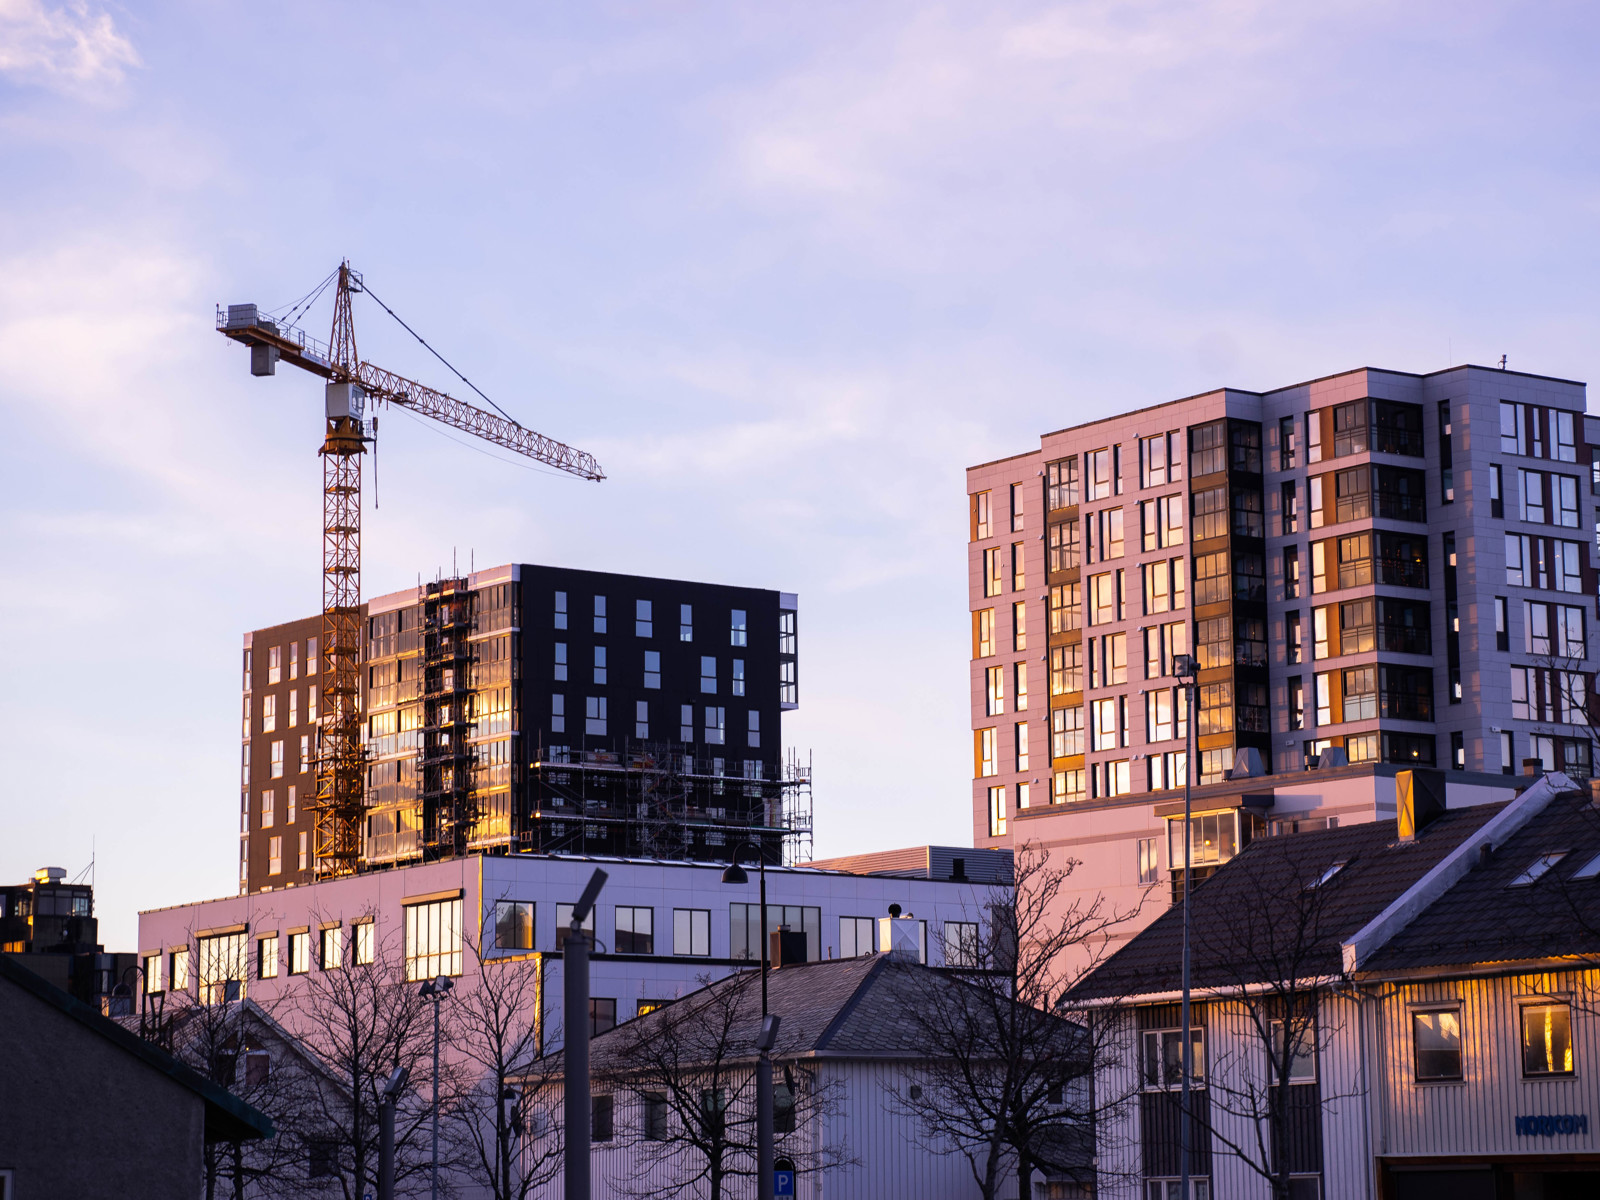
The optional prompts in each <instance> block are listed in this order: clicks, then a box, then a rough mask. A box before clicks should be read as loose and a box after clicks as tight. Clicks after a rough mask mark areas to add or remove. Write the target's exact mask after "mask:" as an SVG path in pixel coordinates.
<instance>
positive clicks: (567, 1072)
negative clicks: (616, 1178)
mask: <svg viewBox="0 0 1600 1200" xmlns="http://www.w3.org/2000/svg"><path fill="white" fill-rule="evenodd" d="M605 882H606V873H605V872H604V871H602V870H600V869H599V868H598V867H597V868H595V871H594V874H592V875H590V876H589V882H588V883H587V884H585V885H584V888H583V894H582V895H581V896H579V897H578V902H577V903H576V904H574V905H573V906H572V919H571V924H569V925H568V926H567V936H566V938H565V939H563V941H562V943H561V971H562V975H563V976H564V978H563V979H562V1006H563V1013H564V1021H565V1032H564V1033H563V1034H562V1038H561V1042H562V1053H561V1059H562V1086H563V1095H562V1104H563V1105H564V1107H565V1117H566V1130H565V1133H566V1138H565V1144H564V1146H563V1148H562V1151H563V1158H562V1162H563V1166H564V1171H563V1187H564V1190H565V1193H566V1198H567V1200H590V1191H589V1135H590V1132H591V1130H590V1128H589V1120H590V1113H589V1038H590V1036H591V1033H590V1029H591V1026H590V1021H589V936H588V934H587V933H585V932H584V928H583V926H584V922H586V921H587V920H588V919H589V913H590V911H591V910H592V909H593V908H594V902H595V901H596V900H598V899H599V898H600V889H601V888H602V887H604V886H605Z"/></svg>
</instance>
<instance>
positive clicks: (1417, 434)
mask: <svg viewBox="0 0 1600 1200" xmlns="http://www.w3.org/2000/svg"><path fill="white" fill-rule="evenodd" d="M1584 407H1585V389H1584V385H1582V384H1580V383H1573V382H1570V381H1567V380H1561V379H1552V378H1547V377H1543V376H1537V375H1529V374H1522V373H1519V372H1513V371H1505V370H1492V369H1486V368H1482V367H1471V366H1464V367H1457V368H1452V369H1450V370H1446V371H1439V372H1435V373H1433V374H1429V375H1411V374H1406V373H1403V372H1397V371H1380V370H1374V369H1365V370H1359V371H1352V372H1348V373H1346V374H1342V375H1336V376H1330V377H1328V378H1325V379H1318V380H1313V381H1311V382H1308V383H1301V384H1296V385H1293V386H1291V387H1286V388H1281V389H1278V390H1275V391H1271V392H1264V393H1256V392H1243V391H1237V390H1234V389H1223V390H1221V391H1216V392H1210V393H1206V394H1204V395H1199V396H1193V397H1189V398H1187V399H1183V400H1177V401H1173V402H1171V403H1167V404H1162V405H1157V406H1154V407H1151V408H1145V409H1140V410H1138V411H1136V412H1131V413H1125V414H1120V415H1118V416H1116V417H1113V418H1108V419H1106V420H1101V421H1095V422H1091V423H1089V424H1085V425H1079V426H1075V427H1073V428H1069V429H1063V430H1060V431H1058V432H1054V433H1048V434H1045V435H1044V436H1043V437H1041V439H1040V442H1039V445H1038V447H1037V448H1036V449H1033V450H1030V451H1028V452H1026V453H1023V454H1019V455H1016V456H1014V457H1011V458H1006V459H1002V460H1000V461H998V462H992V463H986V464H983V465H981V466H976V467H973V468H971V469H970V470H969V471H968V472H967V491H968V494H969V503H970V519H971V530H970V532H971V545H970V548H969V563H968V579H969V590H970V596H971V604H970V608H971V619H972V681H971V684H972V736H973V749H974V753H973V759H974V771H973V775H974V785H973V813H974V833H975V838H976V844H977V845H980V846H989V845H1004V844H1007V843H1009V842H1010V841H1011V840H1012V839H1013V837H1016V838H1021V837H1024V836H1026V837H1030V838H1038V837H1041V836H1044V837H1047V838H1048V839H1057V838H1065V839H1066V841H1067V842H1068V843H1069V844H1070V843H1072V842H1073V841H1075V840H1078V839H1080V838H1081V839H1085V841H1086V842H1092V841H1094V840H1095V838H1096V837H1098V836H1099V832H1097V830H1098V831H1101V832H1103V831H1105V830H1107V829H1109V828H1110V826H1108V825H1107V824H1106V822H1107V821H1108V820H1111V818H1110V817H1109V816H1108V812H1109V811H1112V810H1116V809H1119V808H1124V809H1129V810H1141V811H1142V812H1143V813H1144V814H1145V818H1144V823H1145V824H1152V825H1155V826H1157V827H1159V825H1160V824H1161V822H1160V821H1159V820H1150V819H1148V818H1150V817H1151V815H1152V806H1155V807H1156V808H1159V807H1160V805H1161V804H1162V803H1163V802H1170V801H1171V800H1172V799H1173V797H1174V794H1175V793H1174V789H1181V788H1182V785H1183V780H1184V773H1185V771H1186V769H1187V763H1186V759H1185V738H1186V736H1187V734H1188V721H1189V719H1190V713H1189V712H1188V711H1187V705H1186V703H1185V690H1184V689H1183V688H1181V687H1179V686H1178V681H1177V679H1176V678H1175V677H1174V673H1173V659H1174V657H1175V656H1177V655H1181V654H1191V655H1193V656H1194V657H1196V658H1197V659H1198V661H1199V676H1198V686H1197V702H1196V705H1195V709H1196V711H1195V713H1194V714H1193V719H1194V720H1195V730H1194V733H1195V752H1196V756H1197V760H1198V761H1197V762H1196V764H1195V768H1196V769H1195V773H1194V780H1195V783H1196V784H1197V785H1199V786H1201V787H1203V788H1208V789H1210V790H1213V791H1215V790H1219V789H1218V788H1217V787H1215V786H1213V785H1223V784H1225V783H1228V782H1231V783H1232V784H1233V787H1232V788H1231V790H1232V791H1234V792H1238V791H1240V785H1239V780H1240V778H1243V777H1246V776H1247V775H1248V776H1249V777H1250V778H1249V782H1250V783H1251V784H1254V785H1256V790H1257V791H1263V790H1265V791H1269V792H1270V791H1271V790H1272V789H1273V788H1276V789H1277V791H1278V793H1279V795H1280V796H1281V795H1282V794H1283V787H1284V785H1285V784H1288V783H1290V782H1291V781H1292V780H1294V779H1299V780H1306V779H1307V777H1306V776H1305V774H1304V772H1305V771H1306V770H1307V768H1308V766H1309V765H1311V764H1316V765H1317V766H1319V767H1320V768H1322V770H1323V771H1324V772H1326V771H1327V770H1328V768H1330V767H1334V766H1336V765H1338V764H1340V763H1341V761H1343V762H1347V763H1348V764H1350V765H1351V766H1352V768H1363V767H1364V768H1365V769H1366V773H1367V775H1368V777H1369V778H1371V777H1381V778H1388V779H1392V777H1393V776H1394V774H1395V773H1396V771H1398V770H1399V769H1401V768H1404V767H1415V768H1438V769H1440V770H1442V771H1444V772H1445V773H1446V774H1447V775H1448V774H1449V773H1450V772H1463V773H1467V774H1470V775H1473V776H1476V777H1479V778H1482V776H1484V775H1491V776H1497V775H1499V774H1500V773H1502V772H1504V773H1510V772H1512V771H1514V770H1515V769H1516V767H1517V764H1518V762H1519V760H1520V759H1523V758H1528V757H1531V758H1537V759H1539V760H1541V762H1542V764H1543V765H1544V766H1545V767H1546V768H1547V769H1550V770H1556V769H1560V770H1564V771H1566V772H1567V773H1568V774H1570V775H1572V776H1574V777H1583V776H1588V775H1589V774H1590V773H1591V768H1592V760H1593V747H1592V738H1591V734H1590V728H1589V721H1588V716H1587V712H1588V694H1589V688H1590V681H1591V674H1592V670H1593V665H1594V662H1595V659H1596V657H1597V654H1600V647H1595V646H1594V645H1593V644H1592V643H1591V642H1590V640H1589V638H1588V634H1587V629H1588V625H1589V622H1590V621H1591V620H1592V619H1593V618H1591V617H1590V616H1589V613H1590V612H1592V611H1594V606H1595V595H1596V588H1595V568H1594V550H1593V543H1594V540H1595V536H1596V524H1595V511H1594V504H1595V502H1594V499H1593V497H1594V495H1595V492H1596V490H1597V486H1600V485H1597V484H1596V483H1595V482H1594V481H1595V480H1600V474H1597V473H1596V471H1597V470H1600V468H1592V467H1591V463H1592V461H1593V459H1594V454H1595V452H1594V451H1592V450H1591V447H1592V446H1594V445H1595V444H1596V443H1600V421H1597V420H1595V419H1592V418H1586V417H1585V413H1584ZM1329 751H1334V752H1336V753H1328V752H1329ZM1242 752H1245V753H1242ZM1356 773H1359V771H1358V772H1356ZM1268 775H1270V776H1271V777H1272V778H1256V777H1257V776H1268ZM1316 778H1317V779H1318V780H1325V779H1327V778H1329V776H1327V775H1326V774H1322V775H1319V776H1317V777H1316ZM1455 782H1464V778H1463V779H1462V780H1457V781H1455ZM1388 786H1389V787H1390V788H1391V794H1392V787H1393V785H1392V783H1391V784H1389V785H1388ZM1485 786H1486V787H1488V788H1489V791H1485V793H1484V795H1485V797H1487V796H1488V795H1489V794H1490V792H1491V791H1494V788H1495V786H1497V785H1493V784H1492V781H1485ZM1452 787H1454V783H1452ZM1221 790H1229V789H1226V788H1224V789H1221ZM1452 794H1454V793H1452ZM1452 802H1453V801H1452ZM1234 807H1235V809H1236V810H1238V809H1241V805H1239V804H1235V805H1234ZM1367 808H1368V810H1369V811H1368V816H1367V818H1366V819H1371V817H1372V815H1373V814H1372V812H1371V811H1370V810H1371V808H1372V801H1371V799H1370V797H1369V800H1368V803H1367ZM1241 811H1242V812H1243V814H1245V815H1241V812H1239V811H1236V812H1235V814H1234V815H1233V817H1232V818H1231V820H1232V821H1233V822H1234V823H1235V826H1236V827H1235V828H1233V829H1232V831H1231V832H1221V833H1218V834H1217V835H1216V837H1217V838H1218V839H1220V840H1224V841H1226V840H1228V839H1231V842H1230V844H1231V845H1234V846H1238V845H1242V844H1243V842H1244V841H1246V840H1248V838H1249V837H1250V836H1251V835H1252V832H1253V831H1258V830H1265V829H1267V828H1268V827H1269V826H1270V825H1271V823H1272V818H1271V816H1270V814H1266V815H1262V814H1261V813H1258V814H1257V815H1255V816H1250V815H1248V813H1249V811H1250V810H1249V805H1248V804H1246V805H1243V806H1242V810H1241ZM1091 812H1092V813H1095V814H1098V815H1097V816H1095V817H1092V818H1091V817H1089V816H1088V814H1089V813H1091ZM1046 814H1058V815H1061V816H1063V817H1066V816H1067V815H1068V814H1072V815H1071V817H1070V824H1069V825H1061V824H1059V823H1051V824H1050V825H1049V827H1048V828H1049V831H1050V832H1048V834H1047V833H1046V826H1036V825H1032V824H1028V825H1027V826H1026V830H1027V832H1025V833H1022V832H1019V823H1020V822H1027V821H1029V820H1030V818H1031V819H1037V818H1041V817H1045V816H1046ZM1162 815H1163V816H1165V815H1168V814H1165V813H1163V814H1162ZM1097 822H1098V825H1097V824H1096V823H1097ZM1135 823H1136V824H1137V822H1135ZM1112 824H1116V822H1115V821H1112ZM1123 825H1126V822H1123ZM1118 829H1119V830H1122V825H1118ZM1146 832H1147V831H1143V830H1134V829H1133V828H1132V826H1128V828H1127V829H1126V830H1122V832H1119V833H1117V834H1115V836H1116V837H1119V838H1120V837H1122V836H1123V835H1124V833H1126V834H1128V835H1129V836H1132V835H1133V834H1134V833H1138V834H1139V835H1140V840H1141V845H1140V853H1141V854H1142V855H1145V856H1146V857H1147V858H1148V859H1149V861H1148V862H1146V861H1144V859H1141V860H1140V862H1139V863H1138V866H1137V869H1138V871H1139V873H1140V876H1141V878H1142V881H1143V882H1146V883H1151V882H1154V879H1155V877H1156V874H1157V871H1158V861H1159V859H1160V858H1161V856H1162V852H1161V851H1160V849H1159V848H1158V842H1164V841H1167V840H1168V839H1161V838H1157V837H1155V836H1145V834H1146ZM1148 832H1149V833H1153V832H1154V831H1153V830H1151V831H1148ZM1107 836H1112V835H1111V834H1107ZM1145 842H1148V843H1149V844H1148V846H1146V845H1145V844H1144V843H1145ZM1119 853H1120V851H1119ZM1178 858H1179V860H1180V863H1181V850H1180V851H1179V852H1178ZM1127 865H1128V868H1129V872H1130V873H1131V872H1132V871H1133V870H1134V863H1133V861H1132V860H1131V859H1130V861H1129V863H1128V864H1127ZM1168 865H1169V866H1170V862H1169V864H1168Z"/></svg>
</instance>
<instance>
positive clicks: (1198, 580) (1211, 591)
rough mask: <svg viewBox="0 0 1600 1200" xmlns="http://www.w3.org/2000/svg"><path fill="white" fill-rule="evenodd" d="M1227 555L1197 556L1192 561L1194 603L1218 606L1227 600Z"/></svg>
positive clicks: (1223, 553) (1225, 553)
mask: <svg viewBox="0 0 1600 1200" xmlns="http://www.w3.org/2000/svg"><path fill="white" fill-rule="evenodd" d="M1228 584H1229V570H1228V555H1227V552H1226V551H1221V552H1218V553H1216V554H1197V555H1196V556H1195V560H1194V602H1195V604H1197V605H1200V604H1220V603H1222V602H1223V601H1225V600H1227V599H1228Z"/></svg>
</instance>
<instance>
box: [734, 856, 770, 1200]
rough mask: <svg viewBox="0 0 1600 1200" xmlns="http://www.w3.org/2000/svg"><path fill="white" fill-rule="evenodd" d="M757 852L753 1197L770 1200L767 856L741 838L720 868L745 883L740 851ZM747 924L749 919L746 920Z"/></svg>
mask: <svg viewBox="0 0 1600 1200" xmlns="http://www.w3.org/2000/svg"><path fill="white" fill-rule="evenodd" d="M747 849H750V850H754V851H755V852H756V865H757V870H758V873H759V874H760V876H761V1032H760V1033H759V1034H758V1035H757V1036H756V1050H757V1051H758V1054H757V1058H756V1197H757V1200H772V1184H773V1145H772V1058H771V1054H770V1051H771V1050H772V1047H773V1045H774V1044H775V1043H776V1042H777V1040H778V1018H777V1017H775V1016H771V1015H769V1014H768V1012H767V856H766V855H765V854H763V853H762V852H761V848H760V847H759V846H754V845H752V844H751V843H750V842H740V843H739V844H738V845H737V846H735V847H734V848H733V861H732V862H730V863H729V864H728V868H727V870H725V871H723V872H722V882H723V883H733V884H745V883H749V882H750V876H749V874H748V873H747V872H746V871H745V869H744V868H743V867H741V866H740V865H739V855H740V854H741V853H742V852H743V851H745V850H747ZM745 927H746V928H747V929H748V928H749V922H746V923H745Z"/></svg>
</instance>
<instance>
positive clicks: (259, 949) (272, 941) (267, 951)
mask: <svg viewBox="0 0 1600 1200" xmlns="http://www.w3.org/2000/svg"><path fill="white" fill-rule="evenodd" d="M154 961H155V962H156V964H157V967H158V969H159V965H160V962H161V960H160V959H155V960H154ZM150 962H151V960H150V959H148V958H147V959H145V964H146V969H147V970H148V967H149V963H150ZM277 977H278V935H277V934H275V933H269V934H267V935H266V936H265V937H262V938H259V939H257V941H256V978H257V979H276V978H277ZM160 984H161V981H160V979H159V978H157V980H156V988H155V990H156V991H160V990H161V986H160ZM145 990H146V991H149V990H150V987H149V978H148V976H147V977H146V980H145Z"/></svg>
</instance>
